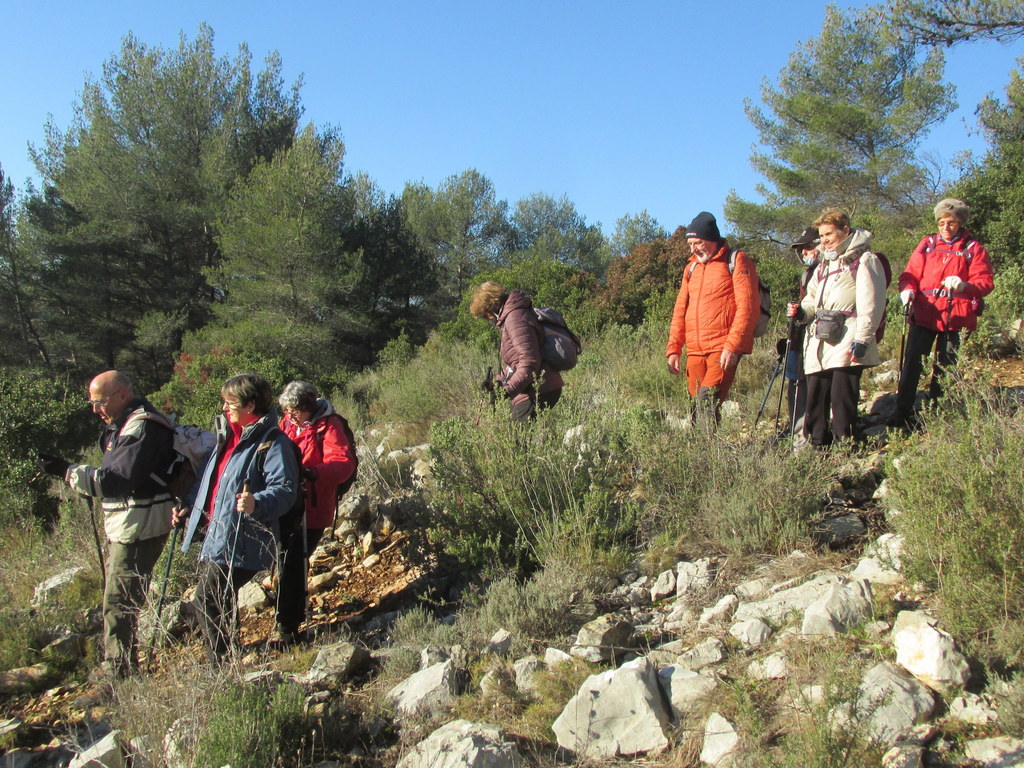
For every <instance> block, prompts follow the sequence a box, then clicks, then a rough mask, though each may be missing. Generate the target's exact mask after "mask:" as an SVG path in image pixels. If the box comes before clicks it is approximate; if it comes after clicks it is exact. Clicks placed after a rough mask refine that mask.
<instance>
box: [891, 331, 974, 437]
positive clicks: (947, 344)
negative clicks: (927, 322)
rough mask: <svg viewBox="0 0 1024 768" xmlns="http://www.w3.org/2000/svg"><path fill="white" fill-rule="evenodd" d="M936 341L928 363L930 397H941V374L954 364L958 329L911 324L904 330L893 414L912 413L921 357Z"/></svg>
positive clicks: (901, 416)
mask: <svg viewBox="0 0 1024 768" xmlns="http://www.w3.org/2000/svg"><path fill="white" fill-rule="evenodd" d="M933 344H936V355H935V358H936V359H935V362H934V363H933V364H932V375H931V381H929V382H928V395H929V396H930V397H931V398H932V400H937V399H938V398H940V397H942V391H943V390H942V375H943V374H944V373H945V372H946V371H948V370H949V369H950V368H952V367H953V366H954V365H956V361H957V352H958V350H959V349H960V331H933V330H932V329H930V328H925V327H923V326H920V325H911V326H910V330H909V331H907V348H906V350H905V351H904V353H903V370H902V371H900V389H899V392H898V393H897V394H896V417H897V418H907V417H908V416H910V415H911V414H912V413H913V412H914V400H915V399H916V398H917V385H918V384H919V383H920V381H921V373H922V371H923V369H924V358H925V356H926V355H928V354H930V353H931V351H932V345H933Z"/></svg>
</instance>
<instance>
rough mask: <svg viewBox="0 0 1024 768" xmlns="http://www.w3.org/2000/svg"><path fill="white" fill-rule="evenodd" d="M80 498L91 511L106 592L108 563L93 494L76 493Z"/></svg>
mask: <svg viewBox="0 0 1024 768" xmlns="http://www.w3.org/2000/svg"><path fill="white" fill-rule="evenodd" d="M76 496H78V498H80V499H85V506H86V509H88V511H89V522H90V523H92V537H93V540H94V541H95V542H96V559H97V560H99V562H100V582H101V583H102V585H103V592H104V594H105V593H106V591H107V563H106V560H105V558H104V557H103V544H102V542H101V541H100V529H99V526H98V525H97V524H96V510H95V508H94V507H93V503H92V496H86V495H85V494H81V493H79V494H76Z"/></svg>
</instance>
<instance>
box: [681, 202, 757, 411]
mask: <svg viewBox="0 0 1024 768" xmlns="http://www.w3.org/2000/svg"><path fill="white" fill-rule="evenodd" d="M686 243H687V245H689V246H690V253H691V254H692V255H691V257H690V261H689V262H687V264H686V266H685V267H683V280H682V285H681V286H680V288H679V295H678V297H677V298H676V304H675V308H674V309H673V310H672V324H671V326H670V328H669V334H668V347H667V349H666V351H665V355H666V357H667V358H668V370H669V373H673V374H677V373H679V371H680V365H679V361H680V356H681V355H682V351H683V347H684V346H685V347H686V381H687V384H688V387H689V391H690V396H691V397H693V398H694V399H695V401H696V402H695V411H694V415H695V416H699V415H701V414H703V413H709V412H710V413H712V414H713V417H714V420H715V423H716V424H717V423H718V421H719V418H720V414H719V409H720V407H721V403H722V401H723V400H725V399H726V398H727V397H728V395H729V388H730V387H731V386H732V381H733V378H734V377H735V375H736V366H737V364H738V363H739V361H740V357H742V356H743V355H745V354H749V353H750V352H751V351H752V350H753V348H754V328H755V327H756V325H757V321H758V319H759V318H760V313H761V309H760V294H759V290H758V281H757V270H756V268H755V267H754V262H753V261H752V260H751V259H750V257H749V256H747V254H745V253H744V252H743V251H735V252H734V251H733V250H732V249H731V248H730V247H729V243H728V242H727V241H726V240H725V238H723V237H722V235H721V234H720V233H719V231H718V222H716V221H715V217H714V216H712V215H711V214H710V213H708V212H707V211H702V212H701V213H699V214H697V217H696V218H695V219H694V220H693V221H691V222H690V225H689V226H688V227H687V228H686Z"/></svg>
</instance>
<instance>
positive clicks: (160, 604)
mask: <svg viewBox="0 0 1024 768" xmlns="http://www.w3.org/2000/svg"><path fill="white" fill-rule="evenodd" d="M183 526H184V521H182V522H180V523H178V524H177V525H175V526H174V527H173V528H172V529H171V548H170V550H168V552H167V562H166V563H164V583H163V584H162V585H161V587H160V598H159V599H158V600H157V601H156V621H155V622H154V624H153V637H152V638H151V639H150V641H149V662H148V666H149V667H150V669H152V667H153V658H154V656H155V655H156V638H157V633H158V632H159V631H160V629H161V628H162V627H161V624H160V616H161V614H162V613H163V610H164V601H165V600H166V599H167V582H168V580H169V579H170V578H171V561H172V560H173V559H174V547H175V545H176V544H177V541H178V531H180V530H181V529H182V527H183Z"/></svg>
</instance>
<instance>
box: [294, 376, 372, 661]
mask: <svg viewBox="0 0 1024 768" xmlns="http://www.w3.org/2000/svg"><path fill="white" fill-rule="evenodd" d="M278 402H279V403H280V404H281V410H282V412H283V413H284V417H283V418H282V419H281V423H280V427H281V431H283V432H284V433H285V434H286V435H287V436H288V437H289V438H290V439H291V440H292V442H294V443H295V444H296V445H297V446H298V448H299V452H300V453H301V454H302V473H303V476H304V477H305V479H306V516H305V521H304V522H303V521H296V524H295V525H294V526H292V527H291V530H288V531H285V530H283V529H282V531H281V538H282V541H281V563H280V566H279V572H280V582H279V585H278V590H277V635H278V640H279V641H280V642H283V643H285V644H289V643H293V642H295V641H296V640H298V639H299V624H301V623H302V621H303V619H304V618H305V612H306V568H307V559H308V555H309V553H310V552H312V551H313V550H314V549H315V548H316V545H317V544H318V543H319V541H320V537H321V536H322V535H323V532H324V530H325V529H326V528H328V527H329V526H330V525H331V524H332V523H333V521H334V510H335V507H336V506H337V503H338V500H339V498H340V496H341V494H342V493H344V491H345V490H347V486H348V484H349V483H348V481H349V480H351V479H354V476H355V471H356V464H357V459H356V449H355V444H354V439H353V435H352V430H350V429H349V426H348V423H347V422H346V421H345V419H343V418H342V417H341V416H339V415H338V414H337V413H335V412H334V408H333V407H332V406H331V404H330V402H328V401H327V400H325V399H324V398H322V397H319V395H318V394H317V391H316V387H314V386H313V385H312V384H310V383H309V382H305V381H293V382H291V383H290V384H288V385H287V386H286V387H285V388H284V391H283V392H281V396H280V397H279V398H278ZM339 490H340V493H339ZM303 530H304V531H305V535H303Z"/></svg>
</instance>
